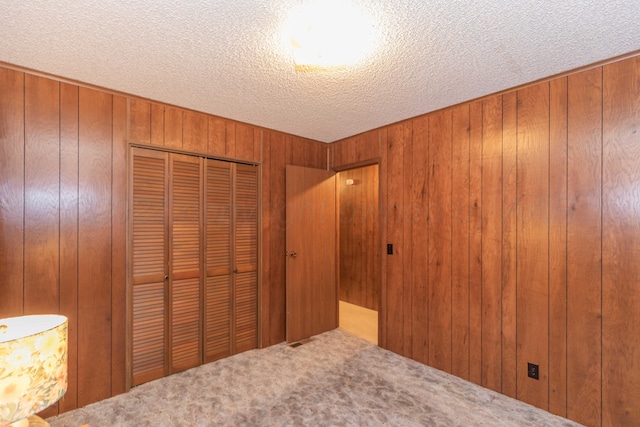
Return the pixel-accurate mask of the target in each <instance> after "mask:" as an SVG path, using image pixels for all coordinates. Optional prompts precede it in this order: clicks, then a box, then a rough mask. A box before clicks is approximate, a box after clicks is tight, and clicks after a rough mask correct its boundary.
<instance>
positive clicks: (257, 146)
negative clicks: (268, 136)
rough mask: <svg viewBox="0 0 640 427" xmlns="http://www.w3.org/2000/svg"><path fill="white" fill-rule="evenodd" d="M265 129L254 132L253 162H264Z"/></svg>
mask: <svg viewBox="0 0 640 427" xmlns="http://www.w3.org/2000/svg"><path fill="white" fill-rule="evenodd" d="M263 133H264V130H263V129H256V128H254V130H253V160H254V161H255V162H262V134H263Z"/></svg>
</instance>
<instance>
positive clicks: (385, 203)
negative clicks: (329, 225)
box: [378, 128, 389, 348]
mask: <svg viewBox="0 0 640 427" xmlns="http://www.w3.org/2000/svg"><path fill="white" fill-rule="evenodd" d="M387 134H388V132H387V128H383V129H381V130H380V132H379V133H378V147H379V152H380V199H379V203H380V207H379V212H380V219H381V221H380V247H379V249H380V253H381V254H384V255H381V258H382V259H381V263H380V309H379V311H378V345H380V346H381V347H383V348H388V344H387V341H388V339H387V336H388V332H389V331H388V327H387V325H388V321H387V316H388V312H389V309H388V284H389V277H388V274H389V255H387V252H386V248H387V242H389V228H388V224H389V216H388V215H389V197H388V194H389V191H388V183H389V180H388V176H389V173H388V167H389V161H388V158H389V156H388V150H389V148H388V144H387Z"/></svg>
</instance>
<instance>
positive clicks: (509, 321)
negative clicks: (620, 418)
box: [502, 92, 517, 399]
mask: <svg viewBox="0 0 640 427" xmlns="http://www.w3.org/2000/svg"><path fill="white" fill-rule="evenodd" d="M502 122H503V130H502V393H503V394H506V395H507V396H509V397H513V398H514V399H515V397H516V353H517V350H516V319H517V315H516V314H517V313H516V287H517V283H516V260H517V257H516V255H517V254H516V198H517V193H516V131H517V123H516V122H517V96H516V92H510V93H507V94H504V95H503V96H502Z"/></svg>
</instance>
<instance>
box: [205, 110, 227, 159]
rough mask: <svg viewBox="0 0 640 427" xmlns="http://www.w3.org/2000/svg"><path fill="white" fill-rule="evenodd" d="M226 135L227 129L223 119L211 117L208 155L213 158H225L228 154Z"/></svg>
mask: <svg viewBox="0 0 640 427" xmlns="http://www.w3.org/2000/svg"><path fill="white" fill-rule="evenodd" d="M226 133H227V127H226V123H225V121H224V120H223V119H219V118H217V117H209V139H208V144H207V153H209V154H211V155H212V156H221V157H224V156H226V155H227V152H226V145H225V144H226Z"/></svg>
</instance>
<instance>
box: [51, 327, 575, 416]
mask: <svg viewBox="0 0 640 427" xmlns="http://www.w3.org/2000/svg"><path fill="white" fill-rule="evenodd" d="M48 421H49V422H51V426H52V427H63V426H70V427H78V426H80V425H82V424H87V423H88V424H89V425H90V426H91V427H103V426H136V427H139V426H403V427H406V426H447V427H450V426H502V427H504V426H531V427H545V426H548V427H551V426H577V425H578V424H575V423H572V422H570V421H567V420H565V419H562V418H559V417H556V416H553V415H551V414H549V413H547V412H544V411H542V410H539V409H536V408H534V407H532V406H529V405H526V404H524V403H522V402H518V401H516V400H513V399H510V398H508V397H506V396H503V395H500V394H497V393H494V392H491V391H489V390H486V389H483V388H481V387H478V386H476V385H474V384H471V383H469V382H466V381H464V380H461V379H459V378H456V377H453V376H451V375H448V374H445V373H443V372H440V371H437V370H435V369H432V368H430V367H428V366H425V365H422V364H420V363H417V362H415V361H412V360H410V359H406V358H404V357H401V356H398V355H396V354H393V353H391V352H389V351H386V350H383V349H381V348H380V347H377V346H374V345H373V344H371V343H369V342H367V341H365V340H362V339H360V338H356V337H354V336H353V335H350V334H348V333H347V332H344V331H342V330H339V329H338V330H334V331H331V332H327V333H325V334H322V335H319V336H317V337H315V338H314V339H313V340H312V341H310V342H308V343H306V344H304V345H301V346H299V347H295V348H293V347H288V346H286V345H284V344H280V345H276V346H273V347H269V348H267V349H264V350H253V351H249V352H246V353H242V354H239V355H236V356H233V357H230V358H227V359H224V360H220V361H217V362H214V363H210V364H208V365H204V366H201V367H198V368H195V369H191V370H189V371H186V372H182V373H180V374H176V375H173V376H171V377H167V378H163V379H160V380H157V381H153V382H150V383H147V384H143V385H141V386H138V387H135V388H134V389H132V390H131V391H130V392H129V393H126V394H123V395H119V396H116V397H113V398H111V399H108V400H105V401H102V402H98V403H94V404H92V405H89V406H87V407H85V408H82V409H78V410H75V411H72V412H68V413H65V414H62V415H60V416H58V417H54V418H50V419H49V420H48Z"/></svg>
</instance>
